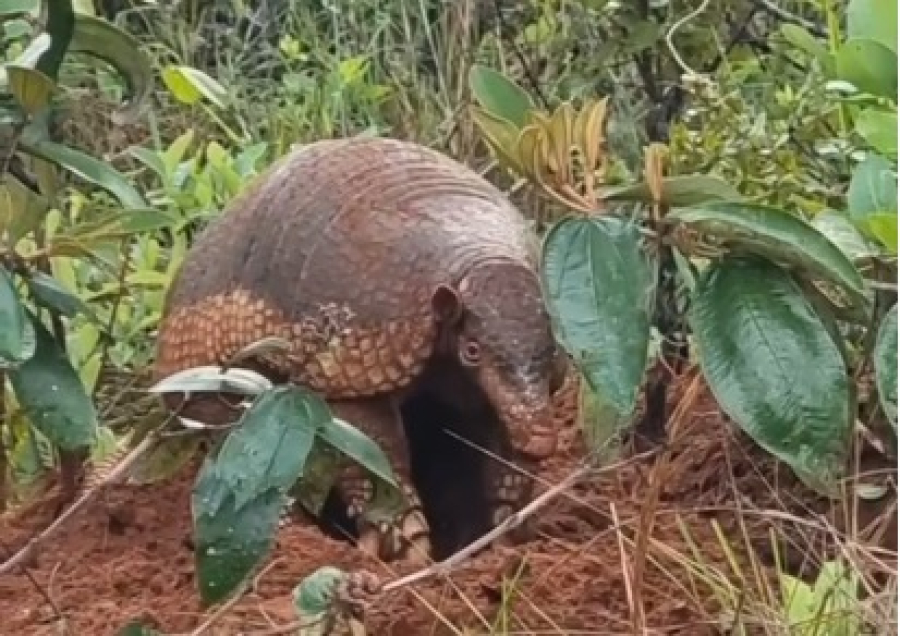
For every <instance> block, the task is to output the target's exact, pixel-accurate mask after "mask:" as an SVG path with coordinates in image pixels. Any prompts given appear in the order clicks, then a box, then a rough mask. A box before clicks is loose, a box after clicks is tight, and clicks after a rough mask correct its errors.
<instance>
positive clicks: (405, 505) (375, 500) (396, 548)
mask: <svg viewBox="0 0 900 636" xmlns="http://www.w3.org/2000/svg"><path fill="white" fill-rule="evenodd" d="M341 490H342V493H343V496H344V501H345V502H347V514H348V516H349V517H350V518H351V519H353V520H354V521H355V522H356V526H357V529H358V532H359V541H358V545H359V547H360V549H362V550H364V551H365V552H368V553H369V554H372V555H374V556H377V557H378V558H380V559H382V560H384V561H397V560H403V561H410V562H413V563H426V562H428V560H429V558H430V553H431V542H430V539H429V528H428V521H427V520H426V519H425V515H424V514H423V513H422V509H421V505H420V503H419V499H418V497H417V496H416V494H415V491H414V490H413V489H412V488H410V487H408V486H403V487H402V492H403V497H402V500H400V501H396V502H391V501H384V500H383V498H381V497H379V496H377V495H376V488H375V485H374V484H373V483H372V481H371V480H370V479H369V478H367V477H360V476H358V475H354V474H347V475H346V477H345V479H344V480H343V481H342V483H341ZM395 494H399V493H395ZM397 499H400V497H397ZM392 503H393V505H391V504H392ZM385 507H388V508H392V509H393V510H385V509H384V508H385ZM391 512H393V514H391Z"/></svg>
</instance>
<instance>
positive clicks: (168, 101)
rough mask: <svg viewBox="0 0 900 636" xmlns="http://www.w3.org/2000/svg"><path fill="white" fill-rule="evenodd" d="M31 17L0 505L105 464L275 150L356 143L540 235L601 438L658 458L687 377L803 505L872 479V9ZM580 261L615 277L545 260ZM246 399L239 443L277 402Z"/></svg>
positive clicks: (882, 166)
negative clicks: (119, 417) (117, 409)
mask: <svg viewBox="0 0 900 636" xmlns="http://www.w3.org/2000/svg"><path fill="white" fill-rule="evenodd" d="M37 4H38V3H36V2H34V3H32V2H27V1H25V0H21V1H18V2H5V3H0V9H2V14H3V15H4V18H5V21H4V43H5V45H6V46H5V51H6V53H5V59H6V61H7V62H9V63H10V64H12V65H13V66H10V65H8V66H7V67H6V92H5V96H4V102H3V109H4V114H5V119H4V123H3V126H4V133H5V136H4V144H3V149H4V157H3V166H4V173H5V174H4V183H3V185H2V186H0V197H2V199H0V230H2V234H0V250H2V251H0V265H2V267H0V326H2V331H0V362H2V364H0V373H2V376H3V379H4V381H5V382H4V384H5V397H3V400H2V403H0V414H2V415H3V418H4V420H3V431H2V432H3V435H2V438H0V441H2V448H0V450H2V458H3V462H4V463H3V464H2V465H0V508H3V507H9V508H14V507H16V506H18V505H20V504H22V503H23V502H27V501H28V500H29V498H30V497H32V496H33V494H34V493H35V492H37V491H38V490H39V488H40V485H41V484H42V483H43V482H44V480H45V479H46V477H47V476H48V475H49V474H51V473H52V472H54V471H59V472H60V474H61V476H62V479H63V486H64V487H66V485H68V486H69V487H70V488H72V489H73V490H74V487H75V483H74V475H75V473H76V472H77V467H78V466H79V465H80V463H81V462H82V460H83V459H84V454H85V451H87V452H88V453H90V455H91V458H92V459H93V460H94V461H95V462H102V461H103V460H104V459H105V458H108V457H114V458H115V457H118V453H117V451H118V450H119V447H121V446H123V445H124V444H125V441H124V439H125V437H124V436H123V433H124V431H121V430H115V431H114V430H113V428H112V427H110V426H109V425H108V424H109V421H108V419H107V415H108V414H106V413H104V412H102V411H98V407H97V406H96V405H97V404H99V402H97V403H95V402H94V401H93V400H92V399H91V396H94V395H96V394H98V393H102V390H103V386H102V385H103V382H102V379H103V375H104V372H107V371H109V370H111V369H114V370H120V371H126V372H140V371H141V370H142V369H144V368H145V367H146V365H147V364H148V362H149V361H150V360H151V356H152V351H153V344H154V341H153V335H154V329H155V327H156V325H157V322H158V320H159V317H160V312H161V310H162V306H163V300H164V294H165V289H166V287H167V284H168V282H169V281H170V280H171V277H172V275H173V273H174V272H175V271H176V270H177V268H178V266H179V264H180V262H181V258H182V257H183V256H184V253H185V251H186V250H187V249H188V246H189V245H190V241H191V237H192V236H193V235H194V234H195V233H196V232H197V231H198V230H199V229H201V228H202V226H203V224H204V223H205V222H206V221H207V220H209V219H210V218H212V217H214V216H215V215H216V214H218V213H219V212H220V211H221V210H222V208H223V206H224V205H225V204H226V203H227V202H228V201H229V200H230V199H231V198H232V197H233V196H234V195H235V194H236V193H237V192H239V191H240V190H241V188H242V187H244V186H245V185H246V184H247V183H248V182H249V181H250V180H251V179H252V178H254V177H255V176H256V175H258V174H260V173H261V172H262V171H263V170H265V167H266V166H267V165H269V164H270V163H271V162H272V161H273V160H274V159H275V158H277V157H279V156H281V155H283V154H284V153H286V152H287V151H288V150H289V149H290V147H291V146H292V145H294V144H298V143H303V142H306V141H310V140H314V139H321V138H327V137H338V136H349V135H357V134H371V135H384V136H392V137H399V138H404V139H412V140H416V141H419V142H421V143H424V144H427V145H430V146H434V147H437V148H440V149H441V150H443V151H445V152H447V153H448V154H450V155H452V156H453V157H455V158H457V159H459V160H460V161H462V162H464V163H466V164H468V165H470V166H472V167H473V168H475V169H478V170H479V171H482V172H483V173H484V174H486V175H487V176H488V177H489V178H490V179H491V180H492V181H494V182H496V183H498V184H500V185H501V186H502V187H504V188H507V189H509V191H510V196H511V197H512V198H513V199H514V200H515V201H516V202H517V203H519V204H520V205H521V206H522V208H523V210H526V211H527V212H528V213H529V214H530V215H532V216H533V217H534V219H535V221H536V223H537V225H538V227H539V229H540V230H541V231H542V232H546V236H547V240H546V242H545V252H544V259H545V270H544V271H545V283H546V285H547V288H548V294H549V300H550V304H551V309H552V313H553V314H554V317H555V319H556V321H557V324H558V327H559V333H560V338H561V341H562V342H563V344H564V345H565V346H566V348H567V349H568V350H569V353H570V354H571V355H572V356H573V358H574V359H575V361H576V363H577V364H578V366H579V368H580V369H581V371H582V373H583V375H584V377H585V378H586V379H587V380H588V381H587V383H586V386H587V387H588V389H587V390H589V391H591V395H592V396H593V399H595V400H602V401H604V402H605V403H607V405H608V406H610V407H611V408H612V410H613V411H614V412H615V419H616V420H617V421H620V422H628V423H629V424H632V425H633V426H634V427H635V428H636V429H637V430H639V431H642V432H643V433H646V434H647V435H648V436H650V437H653V436H658V435H659V433H660V432H659V431H653V430H648V427H647V424H646V423H647V422H648V421H657V422H658V421H664V420H665V417H666V413H665V412H664V411H662V412H660V411H659V409H658V402H659V401H658V400H656V401H654V400H653V397H654V396H656V395H658V394H659V393H660V392H662V394H663V395H665V391H666V385H667V380H666V378H667V376H666V374H665V373H659V369H669V368H674V369H676V370H677V369H682V368H684V365H687V364H692V363H695V362H698V363H699V364H700V366H701V368H702V369H703V373H704V375H705V377H706V380H707V381H708V382H709V383H710V385H711V387H712V389H713V392H714V393H715V394H716V397H717V399H718V401H719V403H720V406H721V407H722V408H723V410H725V411H726V412H727V413H728V414H729V415H730V416H731V417H732V418H733V419H734V420H735V421H736V423H737V424H738V425H739V426H741V427H742V428H743V429H744V430H746V431H747V432H748V433H749V434H750V435H751V436H752V437H753V438H754V439H755V440H757V441H758V442H759V443H760V445H762V446H763V447H764V448H766V449H767V450H769V451H770V452H772V453H773V454H774V455H776V456H777V457H778V458H779V459H781V460H782V461H784V462H786V463H787V464H789V465H790V466H791V467H792V468H793V469H794V470H796V471H797V473H798V474H799V475H800V476H801V477H802V478H803V479H804V480H805V481H806V482H807V483H809V485H810V486H811V487H813V488H816V489H819V490H820V491H821V492H824V493H827V494H829V495H830V496H833V497H856V496H861V495H860V492H861V491H862V489H863V487H865V493H866V496H874V495H873V490H877V491H879V492H881V496H885V493H884V492H882V491H884V490H885V489H884V488H882V487H881V486H880V485H879V486H872V485H871V484H862V485H859V484H856V483H855V482H854V481H853V480H851V481H852V482H853V483H854V484H855V485H854V486H853V487H852V488H850V490H849V491H848V490H847V489H846V488H841V484H844V481H841V480H840V479H837V478H842V477H845V476H846V475H845V472H846V469H847V466H849V465H852V464H853V460H852V457H853V456H854V454H855V453H859V452H861V451H860V445H864V444H869V445H873V446H874V447H875V448H876V449H877V450H878V452H879V453H882V454H884V455H885V456H887V457H891V458H893V457H894V452H895V450H896V417H897V414H896V399H897V397H896V396H897V393H896V384H897V379H896V331H897V326H896V320H897V318H896V305H895V303H896V253H897V181H896V166H897V163H896V162H897V141H896V139H897V137H896V104H897V98H896V96H897V79H896V78H897V63H896V59H897V58H896V51H897V44H896V28H893V30H892V29H891V28H889V27H888V26H887V24H888V23H889V22H890V23H891V24H893V25H896V6H893V7H891V6H889V3H885V2H876V1H874V0H873V1H863V0H854V1H853V2H848V3H844V2H834V3H830V2H822V3H809V2H799V1H798V2H788V3H779V4H778V5H776V4H775V3H769V2H751V1H748V0H714V1H709V2H704V3H701V4H700V6H694V5H693V4H692V3H684V2H678V1H673V2H655V3H647V2H636V3H616V2H604V1H602V0H600V1H596V0H579V1H577V2H565V1H560V2H554V1H550V0H546V1H545V0H539V1H535V2H530V3H512V2H505V1H503V0H493V1H490V0H489V1H474V0H463V1H460V2H455V3H441V2H433V1H431V2H430V1H428V0H415V1H413V0H401V1H398V2H391V3H387V2H380V1H377V0H363V1H359V0H354V1H352V2H350V1H349V0H335V1H333V2H322V3H319V2H299V1H296V0H291V1H288V2H282V3H259V4H258V5H255V4H254V3H242V2H238V3H227V2H215V3H213V2H209V3H202V2H187V3H180V4H178V5H177V9H175V10H172V9H171V8H168V7H167V8H163V7H162V5H156V4H154V3H146V4H145V3H138V2H135V3H133V4H132V3H129V2H97V3H95V4H96V6H91V3H90V2H81V3H73V4H74V6H75V10H76V11H77V12H79V14H78V15H79V17H78V19H77V20H73V16H71V15H70V16H68V18H67V17H66V16H65V15H64V14H65V10H64V9H63V8H59V7H60V6H68V5H67V3H47V6H48V7H50V9H49V13H48V14H47V15H48V16H49V18H48V19H47V20H45V21H44V24H46V31H47V33H49V34H50V35H51V36H52V37H51V38H50V40H49V42H50V44H49V46H47V45H46V41H44V42H43V43H42V42H41V41H40V38H36V35H37V34H38V33H39V32H40V31H41V28H40V27H35V26H34V22H35V20H36V19H37V18H38V17H39V16H38V15H37V12H36V11H35V12H34V17H33V18H32V19H31V20H26V19H24V17H25V15H24V14H25V13H27V12H28V11H31V10H32V5H37ZM891 12H893V14H892V13H891ZM92 13H96V15H97V16H100V17H99V18H90V17H85V16H86V15H87V14H92ZM67 20H68V22H67ZM37 21H38V22H40V20H37ZM67 25H68V26H67ZM111 25H117V26H118V27H119V29H121V30H113V29H112V28H111ZM126 34H127V35H126ZM42 47H44V48H42ZM67 47H68V48H67ZM123 98H125V99H127V100H129V101H126V102H125V104H124V105H123V104H122V100H123ZM526 131H528V132H526ZM573 147H575V148H577V149H578V151H577V153H575V154H574V157H577V160H576V159H575V158H573V153H572V148H573ZM92 158H93V159H92ZM570 162H571V165H569V164H570ZM598 210H602V211H603V212H606V213H608V214H605V215H603V216H602V217H598V216H597V215H596V214H595V213H596V212H597V211H598ZM598 247H599V248H602V249H595V250H594V253H599V254H603V253H607V254H610V253H615V254H616V255H617V257H618V258H622V259H624V260H625V261H626V262H627V263H628V264H629V266H628V267H627V272H628V274H629V276H628V277H627V280H625V281H619V282H618V283H617V284H616V285H617V286H616V285H611V281H612V280H613V278H614V274H615V273H616V272H615V271H614V266H613V265H612V264H611V261H610V260H609V259H607V260H603V257H598V258H599V260H598V261H597V262H595V263H593V266H592V268H591V271H590V272H585V271H576V270H575V269H573V268H574V267H576V266H575V265H572V264H571V263H569V262H568V261H567V255H571V254H573V253H582V252H578V251H579V250H587V249H593V248H598ZM576 260H577V259H576ZM710 263H712V264H711V265H710ZM604 271H606V273H607V277H606V278H603V277H602V276H601V274H602V272H604ZM579 276H580V277H583V280H587V281H589V284H588V287H587V291H585V292H583V293H582V292H579V293H574V294H573V292H572V291H571V290H572V287H571V286H570V285H567V284H565V281H566V280H569V279H572V278H574V277H579ZM566 277H569V279H567V278H566ZM629 312H630V313H629ZM748 315H752V316H754V317H755V318H754V321H753V322H754V324H755V327H754V330H755V331H753V332H752V333H751V332H750V331H748V330H746V329H745V324H744V323H745V322H746V321H747V316H748ZM585 321H587V323H588V324H590V327H589V328H587V329H585V328H584V324H585ZM610 324H616V325H618V327H617V331H616V332H615V333H612V332H610V331H609V329H608V325H610ZM742 329H743V331H742ZM687 331H689V332H690V335H689V336H687V335H686V332H687ZM772 342H775V344H774V345H772V344H771V343H772ZM793 342H803V343H804V345H805V348H804V347H790V346H788V345H789V344H790V343H793ZM686 352H688V353H687V356H685V353H686ZM777 367H780V368H777ZM807 368H815V369H816V370H817V371H818V372H819V374H818V375H816V374H812V375H811V374H809V373H808V372H807ZM763 376H768V377H763ZM47 383H51V384H53V385H54V386H57V385H58V386H59V387H60V390H59V391H57V392H48V391H46V390H45V389H46V386H47ZM779 386H780V387H792V388H793V389H795V390H794V393H792V394H790V395H788V394H787V393H784V394H778V387H779ZM641 387H643V391H642V392H641V391H639V389H640V388H641ZM258 388H259V390H260V391H265V390H266V387H265V386H262V385H261V386H259V387H258ZM268 395H269V399H268V401H266V399H265V398H261V399H260V402H259V403H258V404H257V406H258V407H259V408H255V409H254V410H252V411H250V412H248V417H249V416H250V415H253V414H258V413H261V412H264V411H266V409H268V410H269V411H271V409H272V408H276V407H277V406H278V405H277V404H276V402H277V401H278V399H279V395H280V396H281V397H284V394H271V393H270V394H268ZM273 395H274V397H272V396H273ZM639 395H644V396H646V400H647V403H646V408H645V409H644V412H645V415H644V418H645V419H644V421H643V422H634V423H632V422H630V420H631V418H632V417H633V414H634V412H635V411H636V406H637V401H638V396H639ZM60 396H61V397H60ZM600 396H602V398H601V397H600ZM309 399H310V400H312V399H314V398H313V397H309ZM288 401H289V400H288ZM282 402H285V400H282ZM663 402H665V400H663ZM273 404H274V405H275V406H273ZM655 405H656V406H655ZM317 406H321V405H317ZM654 409H656V410H654ZM647 411H650V413H649V414H647ZM320 414H321V413H320ZM326 416H327V413H326V414H325V415H323V416H322V417H323V421H325V420H327V419H328V418H327V417H326ZM259 417H261V416H259ZM250 419H251V420H252V418H250ZM245 428H246V427H245ZM345 432H346V431H345ZM860 432H861V433H860ZM336 434H337V433H335V435H336ZM348 439H349V438H348ZM354 439H355V441H353V442H352V443H351V442H346V441H345V443H344V444H345V446H344V447H345V448H347V447H348V446H347V444H349V447H351V448H356V449H357V451H358V455H359V456H367V457H372V453H371V452H369V451H368V450H367V449H366V448H365V444H366V442H365V441H364V440H359V439H357V438H354ZM861 440H865V441H864V442H863V441H861ZM131 442H132V443H133V442H134V440H131ZM351 454H352V453H351ZM218 461H225V460H224V459H222V458H221V457H219V458H218ZM892 461H893V460H892ZM375 463H376V464H378V465H370V467H374V468H376V470H382V468H381V467H382V466H383V464H380V463H379V462H378V461H376V462H375ZM167 469H171V466H169V467H168V468H167ZM295 470H296V471H297V472H302V461H301V462H300V465H298V466H296V467H295ZM386 478H387V479H389V477H386ZM266 486H267V487H269V486H271V483H268V482H267V483H266ZM848 492H849V494H848ZM273 510H274V508H273ZM276 513H277V510H276ZM210 514H211V515H212V516H215V512H214V511H213V512H211V513H210ZM267 514H268V513H267ZM263 552H264V550H263ZM251 561H252V559H251ZM198 563H199V566H200V569H201V570H204V568H211V570H209V571H210V572H213V573H214V572H215V564H212V565H209V564H206V565H204V563H203V562H202V559H200V561H198ZM846 567H847V565H846V563H844V562H843V561H840V560H839V561H836V562H834V563H829V564H828V565H827V566H826V567H825V568H824V569H823V573H822V574H821V577H823V578H821V579H820V580H825V579H827V578H828V577H831V576H834V573H835V572H836V571H838V570H840V569H841V568H846ZM248 569H249V565H248ZM851 569H852V568H851ZM204 571H205V570H204ZM239 574H240V575H243V574H245V572H243V571H242V572H240V573H239ZM857 574H860V573H857ZM861 575H862V577H863V578H864V579H865V576H866V574H865V573H864V572H863V573H861ZM209 576H214V574H209ZM239 578H240V577H238V580H239ZM236 582H237V581H230V582H229V585H232V584H236ZM790 585H794V586H795V587H796V588H797V589H799V588H800V586H801V585H802V584H800V583H798V582H797V581H794V580H791V582H790ZM866 585H868V582H867V583H865V584H864V585H863V587H865V586H866ZM228 589H230V588H226V587H225V586H219V588H218V591H217V592H216V594H215V595H214V596H215V598H213V597H210V599H209V600H218V599H220V598H221V597H222V595H224V594H226V593H227V591H228ZM803 590H804V591H803V594H806V597H807V600H808V599H809V598H812V597H814V596H815V594H820V595H821V594H823V592H822V590H821V589H819V588H816V590H817V591H814V590H813V588H809V589H806V588H803ZM820 601H821V599H819V600H818V601H816V600H811V601H809V603H808V605H803V608H802V609H796V607H799V606H796V607H795V609H794V610H790V609H784V612H783V613H785V614H788V615H789V616H788V620H792V619H796V620H801V619H800V618H797V616H801V615H803V616H805V618H803V619H802V620H805V619H806V618H808V616H806V615H805V614H804V612H809V611H812V610H809V607H816V608H819V609H821V607H824V606H825V605H827V603H828V602H831V601H829V600H828V599H826V600H825V601H821V602H820ZM722 602H723V604H727V603H725V601H722ZM788 605H789V604H788ZM832 609H833V608H832ZM792 611H796V612H797V615H796V616H793V617H792V616H791V612H792ZM841 620H850V619H846V618H844V619H841ZM846 629H851V628H850V627H847V625H844V624H838V623H834V624H829V625H827V626H826V631H824V632H821V633H827V634H845V633H846V634H850V633H856V632H853V631H841V630H846ZM829 630H830V631H829ZM810 633H812V632H810Z"/></svg>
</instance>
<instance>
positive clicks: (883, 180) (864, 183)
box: [847, 153, 897, 221]
mask: <svg viewBox="0 0 900 636" xmlns="http://www.w3.org/2000/svg"><path fill="white" fill-rule="evenodd" d="M847 212H849V213H850V216H851V217H852V218H854V220H857V221H858V220H862V219H863V218H864V217H866V216H868V215H869V214H873V213H876V212H897V171H896V169H895V168H894V166H893V165H892V164H891V162H890V161H888V160H887V159H885V158H884V157H882V156H880V155H877V154H874V153H869V154H868V155H867V156H866V158H865V159H863V160H862V161H861V162H860V163H859V164H858V165H857V166H856V169H855V170H854V171H853V176H852V177H851V179H850V187H849V188H848V189H847Z"/></svg>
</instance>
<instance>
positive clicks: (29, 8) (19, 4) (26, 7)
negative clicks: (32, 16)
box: [0, 0, 38, 20]
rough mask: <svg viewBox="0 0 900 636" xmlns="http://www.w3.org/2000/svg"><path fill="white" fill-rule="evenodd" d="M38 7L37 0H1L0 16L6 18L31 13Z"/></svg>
mask: <svg viewBox="0 0 900 636" xmlns="http://www.w3.org/2000/svg"><path fill="white" fill-rule="evenodd" d="M37 8H38V0H2V2H0V16H3V19H4V20H6V19H7V17H8V16H15V15H22V14H25V13H33V12H34V11H35V10H36V9H37Z"/></svg>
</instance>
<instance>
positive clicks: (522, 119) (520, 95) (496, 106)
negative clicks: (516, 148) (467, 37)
mask: <svg viewBox="0 0 900 636" xmlns="http://www.w3.org/2000/svg"><path fill="white" fill-rule="evenodd" d="M469 88H470V90H471V91H472V94H473V95H474V96H475V99H476V100H478V103H479V104H481V107H482V108H484V109H485V110H486V111H487V112H488V113H490V114H491V115H493V116H494V117H499V118H500V119H505V120H507V121H509V122H510V123H511V124H513V125H514V126H515V127H516V128H518V129H521V128H524V127H525V126H526V125H527V124H528V123H530V119H529V115H530V113H531V111H532V110H534V103H533V102H532V101H531V97H530V96H529V95H528V93H527V92H525V90H524V89H523V88H522V87H521V86H519V85H518V84H516V83H515V82H512V81H511V80H509V79H507V78H506V77H504V76H503V74H502V73H499V72H497V71H495V70H493V69H491V68H488V67H486V66H482V65H480V64H474V65H473V66H472V68H471V69H470V70H469Z"/></svg>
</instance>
